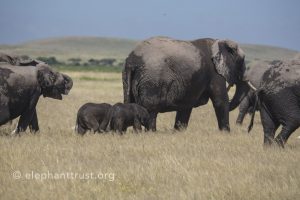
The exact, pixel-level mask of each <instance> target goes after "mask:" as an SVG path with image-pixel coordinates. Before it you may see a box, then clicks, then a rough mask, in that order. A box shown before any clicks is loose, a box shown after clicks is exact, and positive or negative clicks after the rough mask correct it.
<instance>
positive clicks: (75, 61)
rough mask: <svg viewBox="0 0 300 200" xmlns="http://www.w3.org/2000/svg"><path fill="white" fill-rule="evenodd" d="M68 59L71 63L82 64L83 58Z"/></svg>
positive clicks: (74, 64)
mask: <svg viewBox="0 0 300 200" xmlns="http://www.w3.org/2000/svg"><path fill="white" fill-rule="evenodd" d="M68 61H69V62H70V65H73V66H80V62H81V59H80V58H69V59H68Z"/></svg>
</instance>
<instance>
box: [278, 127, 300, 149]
mask: <svg viewBox="0 0 300 200" xmlns="http://www.w3.org/2000/svg"><path fill="white" fill-rule="evenodd" d="M298 127H299V124H293V125H284V126H283V127H282V130H281V131H280V133H279V134H278V135H277V137H276V138H275V142H276V143H277V144H278V145H279V146H280V147H284V145H285V143H286V141H287V140H288V138H289V137H290V135H291V134H292V133H293V132H294V131H295V130H296V129H297V128H298Z"/></svg>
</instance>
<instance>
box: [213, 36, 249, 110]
mask: <svg viewBox="0 0 300 200" xmlns="http://www.w3.org/2000/svg"><path fill="white" fill-rule="evenodd" d="M212 61H213V63H214V65H215V68H216V71H217V73H219V74H220V75H222V76H223V77H224V78H225V80H226V81H227V82H228V83H229V85H230V86H232V85H234V84H235V85H236V92H235V94H234V96H233V98H232V100H231V101H230V105H229V110H230V111H231V110H233V109H235V108H236V107H237V106H238V105H239V104H240V102H241V100H242V99H243V98H244V97H245V95H246V94H247V92H248V91H249V86H248V85H247V83H246V82H245V81H243V75H244V72H245V68H246V67H245V53H244V52H243V50H242V49H241V48H240V47H239V46H238V44H237V43H236V42H234V41H231V40H216V41H215V42H214V43H213V45H212Z"/></svg>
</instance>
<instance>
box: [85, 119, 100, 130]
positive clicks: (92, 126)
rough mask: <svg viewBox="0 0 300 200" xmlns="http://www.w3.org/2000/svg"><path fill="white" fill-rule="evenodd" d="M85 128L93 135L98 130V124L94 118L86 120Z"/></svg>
mask: <svg viewBox="0 0 300 200" xmlns="http://www.w3.org/2000/svg"><path fill="white" fill-rule="evenodd" d="M86 126H87V127H88V128H89V129H90V130H91V131H93V132H94V133H96V132H98V130H99V123H98V121H97V120H96V119H95V118H92V119H87V120H86Z"/></svg>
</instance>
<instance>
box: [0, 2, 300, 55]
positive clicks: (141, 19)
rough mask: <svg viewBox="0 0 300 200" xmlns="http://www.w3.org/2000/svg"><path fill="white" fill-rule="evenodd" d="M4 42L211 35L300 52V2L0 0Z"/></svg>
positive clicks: (190, 37)
mask: <svg viewBox="0 0 300 200" xmlns="http://www.w3.org/2000/svg"><path fill="white" fill-rule="evenodd" d="M0 2H1V3H0V27H1V28H0V44H18V43H22V42H25V41H28V40H36V39H44V38H49V37H60V36H100V37H117V38H119V37H120V38H129V39H138V40H141V39H146V38H148V37H151V36H157V35H163V36H170V37H174V38H178V39H189V40H192V39H197V38H203V37H212V38H220V39H225V38H228V39H232V40H235V41H237V42H240V43H251V44H266V45H273V46H279V47H285V48H290V49H294V50H298V51H300V1H299V0H268V1H267V0H247V1H243V0H224V1H215V0H205V1H202V0H182V1H178V0H147V1H144V0H107V1H106V0H47V1H46V0H0Z"/></svg>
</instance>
